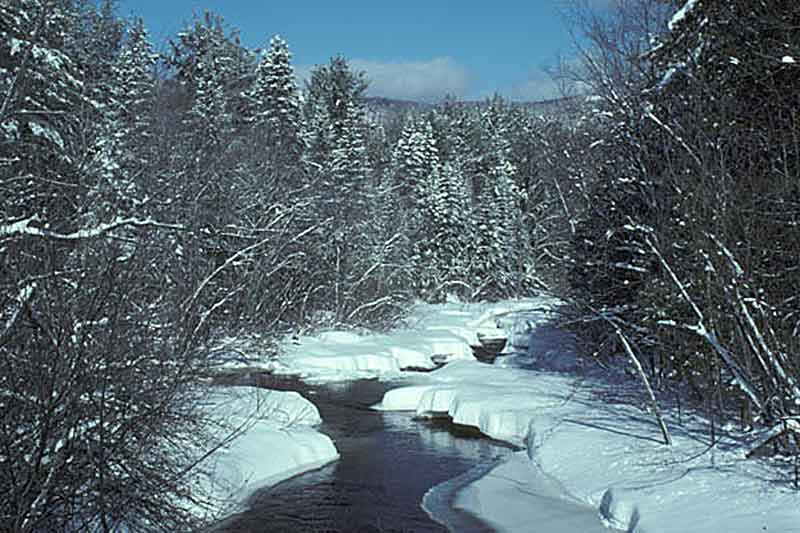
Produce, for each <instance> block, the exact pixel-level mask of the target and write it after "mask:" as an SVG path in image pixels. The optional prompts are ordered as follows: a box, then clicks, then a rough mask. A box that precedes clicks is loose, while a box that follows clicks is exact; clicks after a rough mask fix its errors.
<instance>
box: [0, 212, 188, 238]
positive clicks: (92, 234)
mask: <svg viewBox="0 0 800 533" xmlns="http://www.w3.org/2000/svg"><path fill="white" fill-rule="evenodd" d="M39 220H40V219H39V216H38V215H32V216H30V217H28V218H26V219H23V220H20V221H17V222H14V223H11V224H5V225H2V226H0V239H4V238H6V239H10V238H14V237H25V236H29V237H40V238H43V239H54V240H60V241H77V240H84V239H93V238H96V237H100V236H102V235H104V234H106V233H108V232H110V231H112V230H115V229H117V228H121V227H125V226H134V227H153V228H161V229H172V230H186V229H187V228H186V227H185V226H182V225H178V224H164V223H162V222H157V221H155V220H153V219H150V218H146V219H139V218H121V217H117V218H116V219H114V220H113V221H111V222H107V223H105V224H100V225H98V226H95V227H93V228H84V229H80V230H78V231H73V232H72V233H58V232H54V231H50V230H47V229H42V228H39V227H36V226H32V225H31V224H33V223H35V222H38V221H39Z"/></svg>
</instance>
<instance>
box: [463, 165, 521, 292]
mask: <svg viewBox="0 0 800 533" xmlns="http://www.w3.org/2000/svg"><path fill="white" fill-rule="evenodd" d="M515 173H516V168H515V167H514V165H512V164H511V163H510V162H508V161H503V160H502V158H500V159H499V161H498V163H497V164H496V165H495V166H493V167H492V168H491V169H490V170H489V173H488V174H487V175H486V176H485V178H484V181H483V185H482V188H481V191H480V194H479V196H478V205H477V212H476V226H477V239H476V240H477V250H476V261H475V262H473V275H474V276H475V277H476V283H477V284H479V285H480V287H481V290H480V294H481V295H483V296H485V297H489V298H502V297H506V296H508V295H510V294H514V293H515V292H517V291H518V290H519V289H520V288H521V286H520V281H521V279H520V278H521V270H522V269H521V268H520V258H521V257H522V256H523V255H524V253H525V249H524V248H523V247H522V245H523V242H524V241H523V240H522V239H520V229H521V228H520V224H521V212H520V201H521V199H522V195H521V192H520V191H519V189H518V188H517V185H516V183H515V178H514V176H515Z"/></svg>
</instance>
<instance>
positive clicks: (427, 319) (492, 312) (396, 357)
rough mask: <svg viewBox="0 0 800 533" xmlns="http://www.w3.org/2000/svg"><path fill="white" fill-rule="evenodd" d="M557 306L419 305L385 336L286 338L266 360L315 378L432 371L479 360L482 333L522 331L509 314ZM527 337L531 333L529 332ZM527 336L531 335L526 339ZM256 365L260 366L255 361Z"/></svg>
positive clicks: (540, 302) (535, 302)
mask: <svg viewBox="0 0 800 533" xmlns="http://www.w3.org/2000/svg"><path fill="white" fill-rule="evenodd" d="M550 304H551V301H550V300H546V299H527V300H515V301H510V302H504V303H503V304H460V303H448V304H440V305H430V304H418V305H416V306H415V307H414V309H412V311H411V313H410V316H409V317H408V318H407V319H406V320H405V323H404V324H403V325H402V326H401V327H400V328H397V329H395V330H394V331H391V332H389V333H388V334H383V335H368V336H360V335H357V334H355V333H353V332H352V331H327V332H323V333H321V334H318V335H316V336H299V337H297V336H296V337H293V338H291V339H286V340H285V342H284V343H283V344H282V346H281V352H282V353H281V356H280V357H279V358H278V359H277V360H271V361H268V360H265V361H262V364H263V367H264V368H265V369H268V370H271V371H273V372H275V373H277V374H290V375H299V376H301V377H303V378H305V379H309V380H314V381H318V382H319V381H335V380H346V379H359V378H368V377H375V376H381V377H396V376H399V375H400V374H401V371H402V370H404V369H415V370H432V369H434V368H436V367H437V366H438V364H440V363H444V362H451V361H461V360H469V361H474V359H475V358H474V356H473V354H472V347H471V346H472V345H478V344H479V343H480V341H479V339H478V336H479V335H480V336H482V337H486V338H493V337H502V338H505V337H507V336H508V335H512V334H518V332H515V331H514V330H513V328H514V327H518V326H519V323H518V322H519V321H512V320H509V319H508V318H507V316H508V315H509V313H511V312H512V311H515V310H519V309H534V308H537V307H542V308H544V307H546V306H548V305H550ZM522 337H525V336H524V334H523V335H522ZM525 338H526V337H525ZM248 364H249V365H250V366H253V365H254V362H253V361H249V362H248Z"/></svg>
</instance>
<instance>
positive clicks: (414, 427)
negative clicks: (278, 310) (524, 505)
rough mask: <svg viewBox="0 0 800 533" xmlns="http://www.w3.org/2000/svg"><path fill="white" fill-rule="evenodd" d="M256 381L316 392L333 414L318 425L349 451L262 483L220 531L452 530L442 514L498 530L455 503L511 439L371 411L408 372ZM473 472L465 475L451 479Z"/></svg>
mask: <svg viewBox="0 0 800 533" xmlns="http://www.w3.org/2000/svg"><path fill="white" fill-rule="evenodd" d="M255 381H256V383H257V384H258V385H259V386H263V387H267V388H270V389H273V390H274V389H278V390H281V389H283V390H294V391H298V392H300V394H301V395H303V396H304V397H306V398H309V399H310V400H311V401H312V402H313V403H314V404H315V405H316V406H317V408H318V409H319V411H320V415H321V417H322V420H323V423H322V424H321V425H320V426H319V427H318V428H317V429H318V430H319V431H321V432H322V433H324V434H326V435H328V436H329V437H331V438H332V439H333V441H334V443H335V444H336V448H337V450H338V451H339V455H340V457H339V459H338V460H337V461H335V462H333V463H331V464H329V465H327V466H325V467H323V468H321V469H318V470H314V471H311V472H307V473H305V474H301V475H298V476H295V477H293V478H291V479H289V480H286V481H283V482H282V483H279V484H277V485H274V486H272V487H268V488H266V489H263V490H260V491H257V492H256V493H255V494H254V495H253V496H252V497H251V498H250V499H249V501H248V503H247V509H246V510H244V511H243V512H241V513H239V514H237V515H235V516H233V517H231V518H230V519H228V520H227V521H226V523H225V524H224V526H223V527H222V528H221V529H220V531H225V532H231V533H234V532H237V533H244V532H263V531H275V532H279V531H354V532H359V531H387V532H388V531H420V532H422V531H446V530H447V529H446V528H445V527H443V526H442V525H441V524H439V523H437V522H436V521H435V520H438V521H441V522H446V523H447V524H448V527H450V528H451V530H453V531H492V529H491V528H490V527H488V526H487V525H486V524H484V523H483V522H482V521H480V520H479V519H477V518H475V517H473V516H472V515H470V514H468V513H466V512H464V511H462V510H458V509H454V508H452V502H453V499H454V498H455V491H456V490H458V489H459V488H461V487H462V486H463V485H464V484H466V483H467V482H468V481H469V480H470V479H475V478H477V477H479V476H481V475H482V474H485V473H487V472H488V471H489V470H491V468H493V467H494V466H496V464H497V463H498V461H499V459H501V458H502V457H505V456H506V455H508V454H509V453H510V452H511V450H512V448H511V447H510V446H509V445H507V444H504V443H502V442H499V441H495V440H491V439H488V438H486V437H484V436H482V435H481V434H480V433H479V432H477V431H476V430H474V429H472V430H471V429H470V428H465V427H456V426H453V425H452V424H451V423H449V422H447V421H445V420H443V419H438V420H419V419H415V418H414V417H413V416H412V415H413V413H409V412H386V411H376V410H374V409H371V406H372V405H374V404H376V403H377V402H379V401H380V400H381V398H382V396H383V394H384V393H385V392H386V391H387V390H389V389H391V388H394V387H397V386H399V385H402V379H401V380H399V381H389V382H385V381H378V380H356V381H351V382H342V383H335V384H331V383H329V384H320V385H307V384H305V383H303V382H301V381H299V380H293V379H274V378H270V377H268V376H262V377H260V378H255ZM464 474H467V475H466V476H464V477H463V478H460V482H456V483H452V482H451V483H445V482H448V481H450V480H452V479H453V478H459V477H460V476H463V475H464ZM441 484H443V485H441ZM431 489H432V490H431ZM429 513H430V515H432V516H433V517H434V518H431V516H430V515H429Z"/></svg>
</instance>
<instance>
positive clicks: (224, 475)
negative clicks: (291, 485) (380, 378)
mask: <svg viewBox="0 0 800 533" xmlns="http://www.w3.org/2000/svg"><path fill="white" fill-rule="evenodd" d="M204 408H205V409H207V410H208V412H209V413H210V414H211V416H212V417H213V419H214V420H217V421H219V425H220V428H221V431H223V432H224V433H225V434H227V433H230V431H231V430H238V432H239V435H238V436H237V437H236V438H235V439H233V440H232V441H231V442H230V443H229V444H227V445H226V446H223V447H222V448H220V449H219V450H217V451H215V452H214V453H213V454H212V455H210V456H209V457H208V458H207V459H206V460H205V461H204V462H203V463H202V464H201V468H200V471H201V474H200V475H199V476H198V479H197V487H196V488H197V490H198V491H200V494H203V495H205V496H206V497H207V498H208V499H209V500H210V501H211V502H213V503H214V509H215V511H219V512H222V513H223V514H228V513H231V512H235V511H236V510H237V509H238V508H240V507H241V506H242V505H243V504H244V503H245V501H246V500H247V498H248V497H249V496H250V495H251V494H252V493H253V492H254V491H255V490H256V489H259V488H262V487H266V486H269V485H274V484H275V483H278V482H280V481H283V480H284V479H287V478H290V477H292V476H295V475H297V474H300V473H302V472H306V471H309V470H314V469H316V468H320V467H322V466H323V465H326V464H328V463H330V462H331V461H334V460H336V459H338V458H339V453H338V452H337V451H336V447H335V446H334V444H333V441H331V439H330V438H329V437H328V436H327V435H324V434H322V433H320V432H319V431H316V430H315V429H314V426H316V425H318V424H320V423H321V422H322V420H321V419H320V416H319V411H318V410H317V408H316V407H315V406H314V404H312V403H311V402H310V401H308V400H306V399H305V398H303V397H302V396H300V394H298V393H296V392H286V391H272V390H266V389H259V388H255V387H215V388H214V392H213V393H212V394H211V395H210V396H209V397H208V398H207V403H206V405H205V406H204Z"/></svg>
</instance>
